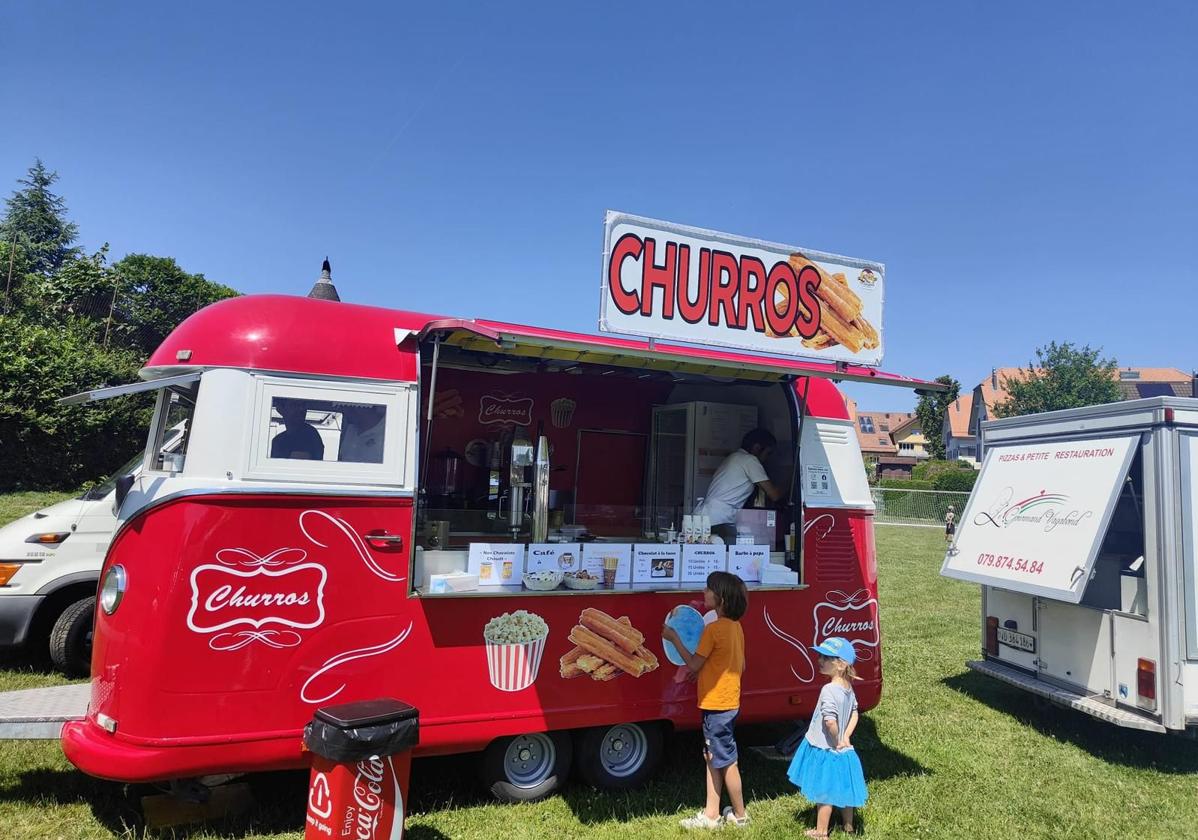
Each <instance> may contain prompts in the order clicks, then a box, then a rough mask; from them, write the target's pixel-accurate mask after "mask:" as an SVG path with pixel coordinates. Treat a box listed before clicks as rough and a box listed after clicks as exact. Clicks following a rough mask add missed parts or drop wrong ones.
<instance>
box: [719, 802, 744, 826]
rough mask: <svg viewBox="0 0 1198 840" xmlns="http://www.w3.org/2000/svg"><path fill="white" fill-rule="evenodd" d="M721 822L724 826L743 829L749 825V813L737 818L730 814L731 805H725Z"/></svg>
mask: <svg viewBox="0 0 1198 840" xmlns="http://www.w3.org/2000/svg"><path fill="white" fill-rule="evenodd" d="M723 820H724V825H730V826H732V827H733V828H744V827H745V826H747V825H748V824H749V812H748V811H745V815H744V816H743V817H738V816H736V814H734V813H732V806H731V805H725V806H724V813H723Z"/></svg>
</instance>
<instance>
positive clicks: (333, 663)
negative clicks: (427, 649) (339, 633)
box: [300, 623, 412, 703]
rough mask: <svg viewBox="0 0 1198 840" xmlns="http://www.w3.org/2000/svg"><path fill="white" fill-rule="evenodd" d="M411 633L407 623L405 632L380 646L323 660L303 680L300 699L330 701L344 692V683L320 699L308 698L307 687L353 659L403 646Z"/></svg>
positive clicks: (314, 701)
mask: <svg viewBox="0 0 1198 840" xmlns="http://www.w3.org/2000/svg"><path fill="white" fill-rule="evenodd" d="M411 632H412V624H411V623H409V624H408V627H407V629H406V630H404V631H403V632H402V633H400V634H399V635H398V636H396V637H395V638H394V639H391V640H390V641H388V642H383V643H382V644H379V645H374V646H373V647H364V648H355V649H354V650H347V651H345V652H344V653H339V654H337V655H336V656H330V657H329V658H328V659H326V660H325V663H324V664H323V665H321V666H320V667H319V668H317V669H316V671H315V673H313V674H312V676H310V677H308V679H306V680H304V684H303V687H301V688H300V699H301V700H303V701H304V702H305V703H324V702H325V701H327V700H332V699H333V698H334V697H336V696H337V695H338V694H340V693H341V692H342V691H344V690H345V682H344V681H342V683H341V684H340V685H339V686H337V687H336V688H335V689H333V690H332V691H331V692H329V693H328V694H325V695H323V696H320V697H310V696H309V694H308V688H309V686H311V685H312V683H314V682H315V681H316V680H318V679H320V678H321V677H322V676H324V675H325V674H327V673H328V672H329V671H332V670H334V669H336V668H339V667H340V666H342V665H344V664H345V663H346V662H352V661H353V660H355V659H365V658H366V657H368V656H381V655H382V654H384V653H389V652H390V651H393V650H395V649H396V648H397V647H399V646H400V645H401V644H403V640H404V639H406V638H407V637H408V634H409V633H411Z"/></svg>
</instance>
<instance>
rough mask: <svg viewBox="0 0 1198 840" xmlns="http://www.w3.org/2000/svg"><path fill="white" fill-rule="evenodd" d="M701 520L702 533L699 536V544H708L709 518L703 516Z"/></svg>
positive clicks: (709, 533) (709, 539) (709, 535)
mask: <svg viewBox="0 0 1198 840" xmlns="http://www.w3.org/2000/svg"><path fill="white" fill-rule="evenodd" d="M701 519H702V525H701V526H700V527H701V528H702V533H701V534H700V538H699V542H701V543H710V542H711V517H710V516H708V515H707V514H703V516H702V517H701Z"/></svg>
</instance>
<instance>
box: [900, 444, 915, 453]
mask: <svg viewBox="0 0 1198 840" xmlns="http://www.w3.org/2000/svg"><path fill="white" fill-rule="evenodd" d="M914 449H915V444H913V443H900V444H899V452H911V451H913V450H914Z"/></svg>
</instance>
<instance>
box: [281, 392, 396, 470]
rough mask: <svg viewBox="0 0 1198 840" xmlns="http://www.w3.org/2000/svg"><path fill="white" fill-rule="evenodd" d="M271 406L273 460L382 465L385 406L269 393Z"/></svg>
mask: <svg viewBox="0 0 1198 840" xmlns="http://www.w3.org/2000/svg"><path fill="white" fill-rule="evenodd" d="M270 408H271V410H270V457H271V458H274V459H287V460H307V461H326V462H340V463H358V464H381V463H383V441H384V434H385V431H386V421H387V408H386V406H383V405H377V404H371V403H349V402H333V401H330V400H309V399H301V398H298V397H273V398H272V399H271V406H270Z"/></svg>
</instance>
